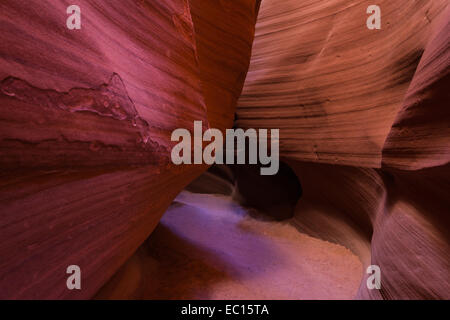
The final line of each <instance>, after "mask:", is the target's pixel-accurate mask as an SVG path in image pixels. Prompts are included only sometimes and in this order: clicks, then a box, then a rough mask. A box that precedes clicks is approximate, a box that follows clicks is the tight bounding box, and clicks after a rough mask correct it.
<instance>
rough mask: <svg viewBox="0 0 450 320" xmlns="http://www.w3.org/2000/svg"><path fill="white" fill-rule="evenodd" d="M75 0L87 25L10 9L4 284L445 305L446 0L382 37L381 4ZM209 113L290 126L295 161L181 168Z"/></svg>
mask: <svg viewBox="0 0 450 320" xmlns="http://www.w3.org/2000/svg"><path fill="white" fill-rule="evenodd" d="M76 2H77V3H76V4H77V5H78V6H79V7H80V8H81V17H82V27H81V29H80V30H69V29H68V28H67V27H66V19H67V14H66V9H67V7H68V6H69V5H71V4H73V3H71V2H70V1H66V0H62V1H38V0H27V1H25V0H15V1H1V2H0V29H1V32H0V176H1V179H0V298H1V299H90V298H100V299H102V298H103V299H115V298H138V299H216V298H217V299H254V298H255V299H353V298H356V299H450V276H449V270H450V247H449V243H450V237H449V227H450V218H449V208H450V197H449V192H450V165H449V160H450V109H449V107H448V103H449V98H450V97H449V90H448V88H449V85H450V75H449V72H450V68H449V65H450V50H449V43H450V41H449V40H450V39H449V35H450V32H449V31H450V8H449V7H448V5H447V4H448V1H447V0H432V1H431V0H430V1H426V0H418V1H410V0H398V1H391V0H380V1H378V2H377V3H376V4H377V5H378V6H380V7H381V10H382V11H381V12H382V28H381V30H369V29H368V28H367V27H366V19H367V17H368V15H367V14H366V9H367V7H368V6H369V5H372V4H374V3H372V2H371V1H356V0H355V1H353V0H328V1H317V0H263V1H258V0H233V1H227V0H220V1H219V0H217V1H204V0H164V1H155V0H151V1H150V0H127V1H103V0H102V1H101V0H89V1H88V0H77V1H76ZM194 121H202V122H203V125H204V128H219V129H220V130H222V131H223V130H225V129H226V128H243V129H247V128H255V129H259V128H261V129H272V128H273V129H280V160H281V162H280V163H281V166H280V171H279V173H278V174H277V175H276V176H260V175H259V174H258V173H259V169H258V167H255V166H253V165H242V166H240V165H233V166H227V165H215V166H213V167H211V168H209V169H208V166H207V165H179V166H177V165H174V164H173V163H172V162H171V159H170V154H171V149H172V147H173V146H174V144H175V143H176V142H172V141H171V133H172V132H173V130H175V129H177V128H186V129H188V130H190V131H192V130H193V126H194ZM163 215H164V216H163ZM70 265H78V266H79V267H80V269H81V271H82V289H81V290H68V288H67V286H66V280H67V277H68V274H67V273H66V269H67V267H68V266H70ZM369 265H378V266H380V268H381V281H382V286H381V289H380V290H369V289H368V287H367V285H366V281H367V277H368V274H367V273H366V269H367V267H368V266H369Z"/></svg>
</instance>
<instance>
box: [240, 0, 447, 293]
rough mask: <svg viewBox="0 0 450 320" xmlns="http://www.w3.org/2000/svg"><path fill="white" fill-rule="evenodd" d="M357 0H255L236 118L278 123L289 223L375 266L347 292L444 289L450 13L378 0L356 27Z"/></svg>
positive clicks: (441, 4) (431, 4) (434, 4)
mask: <svg viewBox="0 0 450 320" xmlns="http://www.w3.org/2000/svg"><path fill="white" fill-rule="evenodd" d="M370 4H372V3H369V2H368V1H320V2H318V1H294V0H292V1H283V3H281V2H280V1H276V0H266V1H263V3H262V5H261V9H260V15H259V18H258V22H257V26H256V34H255V41H254V47H253V55H252V60H251V64H250V69H249V73H248V77H247V80H246V82H245V85H244V89H243V93H242V96H241V98H240V99H239V101H238V109H237V121H236V125H237V126H239V127H244V128H247V127H257V128H258V127H259V128H268V127H269V128H271V127H273V128H280V135H281V145H280V148H281V149H280V150H281V154H282V156H283V157H284V158H285V160H286V161H287V162H288V163H289V164H290V166H291V167H292V168H293V169H294V170H295V171H296V173H297V175H298V177H299V180H300V182H301V184H302V189H303V191H304V194H303V197H302V198H301V199H300V201H299V202H298V205H297V208H296V214H295V217H294V221H293V223H295V225H297V227H298V228H299V230H301V231H302V232H306V233H308V234H310V235H313V236H316V237H319V238H322V239H325V240H329V241H333V242H337V243H340V244H343V245H345V246H346V247H348V248H350V249H351V250H352V251H353V252H355V253H357V254H358V255H359V256H360V259H361V261H362V262H363V264H364V266H365V267H364V270H365V268H366V267H367V266H368V265H370V264H377V265H379V266H380V267H381V271H382V289H381V290H368V289H367V287H366V279H367V275H366V274H365V273H364V274H363V278H362V281H361V285H360V289H359V292H358V294H357V297H358V298H363V299H367V298H372V299H411V298H412V299H431V298H433V299H439V298H440V299H442V298H446V299H448V298H449V292H450V280H449V276H448V270H450V264H449V261H450V256H449V252H450V250H449V249H450V248H449V238H448V235H447V234H448V229H449V227H450V221H449V219H448V214H447V213H448V208H449V206H450V202H449V200H448V191H449V190H450V185H449V167H448V162H449V142H450V139H449V136H450V133H449V123H450V116H449V111H448V110H449V109H448V106H447V105H448V90H447V88H448V86H449V84H450V83H449V77H448V74H449V70H450V68H449V64H450V59H449V36H448V34H449V32H448V31H449V21H450V13H449V10H448V8H446V5H447V2H446V1H395V2H392V1H380V2H379V3H377V5H379V6H380V7H381V8H382V29H381V30H368V29H367V28H366V27H365V19H366V17H367V15H366V16H365V15H363V14H362V13H364V12H365V10H366V8H367V6H368V5H370ZM308 162H316V163H308ZM317 162H318V163H322V164H318V163H317ZM342 165H347V166H342ZM394 168H395V169H394ZM406 170H407V171H406Z"/></svg>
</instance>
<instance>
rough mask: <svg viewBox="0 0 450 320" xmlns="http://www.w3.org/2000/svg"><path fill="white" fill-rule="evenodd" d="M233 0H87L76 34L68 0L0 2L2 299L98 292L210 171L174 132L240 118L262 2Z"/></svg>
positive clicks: (82, 295)
mask: <svg viewBox="0 0 450 320" xmlns="http://www.w3.org/2000/svg"><path fill="white" fill-rule="evenodd" d="M227 3H228V2H217V3H211V4H209V5H208V6H207V7H199V5H198V4H195V1H193V2H191V3H190V2H188V1H186V0H169V1H137V0H136V1H134V0H133V1H85V0H80V1H77V5H78V6H80V8H81V14H82V28H81V30H74V31H71V30H68V29H67V28H66V23H65V22H66V19H67V14H66V8H67V7H68V6H69V5H70V4H72V3H69V2H68V1H58V2H48V1H47V2H45V1H44V2H43V1H19V0H18V1H9V2H2V3H1V4H0V12H1V13H0V27H1V30H2V32H1V34H0V80H1V85H0V87H1V88H0V89H1V91H0V103H1V109H0V127H1V129H0V153H1V156H0V165H1V176H2V180H1V187H0V188H1V191H0V199H1V202H0V212H1V221H0V229H1V230H2V231H1V235H0V240H1V241H0V242H1V245H0V287H1V288H2V289H1V290H0V298H9V299H11V298H39V299H47V298H65V299H72V298H90V297H92V296H93V295H94V294H95V292H96V291H97V290H98V289H99V288H100V287H101V286H102V285H103V284H104V283H105V282H106V281H107V280H108V279H109V278H110V277H111V276H112V275H113V274H114V272H115V271H116V270H117V269H118V268H119V267H120V266H121V265H122V264H123V263H124V262H125V261H126V259H128V258H129V257H130V256H131V255H132V254H133V252H134V251H135V250H136V249H137V247H138V246H139V245H140V244H141V243H142V242H143V241H144V240H145V239H146V238H147V237H148V235H149V234H150V233H151V232H152V230H153V229H154V227H155V226H156V224H157V222H158V221H159V219H160V217H161V215H162V214H163V212H164V211H165V209H166V208H167V207H168V206H169V204H170V203H171V201H172V200H173V198H174V197H175V196H176V195H177V194H178V192H179V191H180V190H182V189H183V188H184V187H185V186H186V185H187V184H188V183H189V182H190V181H192V180H194V179H195V177H196V176H198V175H199V174H200V173H201V172H202V171H204V170H205V169H206V168H207V167H206V166H182V167H176V166H174V165H172V164H171V162H170V149H171V146H172V145H173V143H172V142H171V141H170V135H171V133H172V131H173V130H174V129H176V128H180V127H181V128H188V129H191V128H192V127H193V122H194V120H202V121H203V123H204V124H205V126H207V125H208V120H210V121H211V123H212V124H214V125H216V124H217V125H225V124H228V123H230V121H232V120H233V113H234V105H233V99H236V98H237V95H238V91H239V90H240V87H242V84H243V81H244V75H245V72H246V70H247V66H248V63H249V59H250V49H251V42H252V39H253V29H254V24H255V19H256V12H255V1H234V2H233V5H232V6H231V7H230V8H229V9H230V10H228V9H227V8H228V5H227ZM191 5H192V12H195V14H193V13H192V12H191ZM225 9H227V10H225ZM236 11H237V12H238V13H236ZM193 17H195V18H193ZM193 20H195V21H197V22H198V25H197V26H196V27H194V23H193ZM211 21H215V22H217V23H218V22H219V21H221V24H220V25H217V27H216V28H211V27H210V26H209V24H210V23H211ZM223 26H226V27H227V28H226V29H225V30H222V31H221V37H220V38H219V37H215V38H214V37H213V36H212V34H215V33H216V32H218V30H219V29H220V28H221V27H223ZM243 30H245V32H243ZM238 33H239V34H240V36H239V37H236V35H237V34H238ZM225 47H228V48H229V51H227V52H223V50H224V48H225ZM218 48H219V49H220V50H217V49H218ZM221 51H222V52H221ZM230 52H233V53H234V55H231V54H230ZM218 58H220V61H217V59H218ZM230 66H231V67H230ZM219 75H220V77H219ZM216 76H217V82H214V83H210V82H209V80H208V79H210V78H212V77H216ZM230 83H232V84H233V87H232V88H231V87H230V86H229V85H230ZM225 91H226V92H227V100H226V101H225V100H224V101H223V103H220V101H217V100H215V99H216V98H215V97H216V96H218V95H221V93H222V92H225ZM222 112H224V113H223V114H222ZM72 264H78V265H79V266H80V267H81V269H82V272H83V279H85V281H84V282H83V290H81V291H77V290H76V291H69V290H67V288H66V277H67V276H66V268H67V266H69V265H72Z"/></svg>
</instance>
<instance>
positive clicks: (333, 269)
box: [97, 192, 362, 299]
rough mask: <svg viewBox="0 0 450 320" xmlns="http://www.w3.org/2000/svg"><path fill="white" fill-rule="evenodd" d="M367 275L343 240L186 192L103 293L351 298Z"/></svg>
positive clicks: (218, 198)
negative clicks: (336, 241) (341, 243)
mask: <svg viewBox="0 0 450 320" xmlns="http://www.w3.org/2000/svg"><path fill="white" fill-rule="evenodd" d="M361 275H362V266H361V263H360V261H359V260H358V258H357V257H356V256H355V255H354V254H352V253H351V252H350V251H349V250H347V249H346V248H344V247H342V246H339V245H335V244H332V243H329V242H326V241H322V240H318V239H315V238H312V237H309V236H307V235H304V234H301V233H299V232H298V231H297V230H296V229H295V228H294V227H292V226H291V225H290V224H289V223H286V222H281V223H280V222H265V221H259V220H256V219H254V218H251V217H249V216H248V215H247V213H246V211H245V209H243V208H241V207H240V206H239V205H237V204H235V203H233V202H232V201H231V200H230V199H229V198H227V197H225V196H214V195H202V194H193V193H188V192H183V193H181V194H180V195H179V196H178V198H177V199H176V202H175V203H174V204H173V205H172V206H171V207H170V208H169V209H168V211H167V212H166V214H165V215H164V217H163V219H162V220H161V223H160V225H159V226H158V228H157V229H156V230H155V231H154V233H153V234H152V235H151V236H150V238H149V239H148V240H147V242H146V243H144V244H143V245H142V246H141V248H140V249H138V251H137V252H136V254H135V255H134V256H133V257H132V258H131V259H130V260H129V261H128V262H127V263H126V264H125V265H124V267H123V268H122V269H121V270H120V271H119V272H118V273H117V275H116V276H115V277H114V278H113V279H112V280H111V281H110V282H109V283H108V284H107V285H106V286H105V287H104V288H103V289H102V290H101V291H100V292H99V294H98V295H97V298H105V299H110V298H112V299H127V298H137V299H352V298H353V297H354V296H355V294H356V291H357V289H358V286H359V282H360V279H361Z"/></svg>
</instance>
